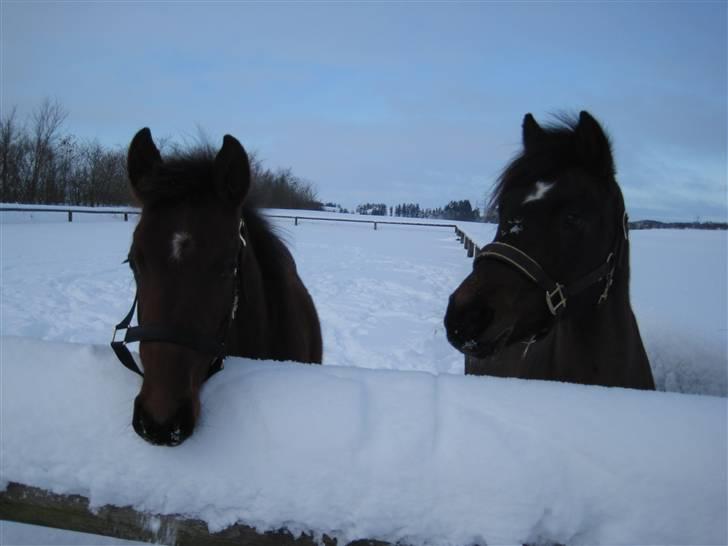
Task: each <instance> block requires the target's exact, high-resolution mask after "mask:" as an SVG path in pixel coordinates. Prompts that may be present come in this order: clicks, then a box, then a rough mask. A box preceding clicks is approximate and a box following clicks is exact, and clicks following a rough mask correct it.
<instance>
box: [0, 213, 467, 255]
mask: <svg viewBox="0 0 728 546" xmlns="http://www.w3.org/2000/svg"><path fill="white" fill-rule="evenodd" d="M0 212H57V213H65V214H67V215H68V221H69V222H73V215H74V214H110V215H120V216H123V217H124V221H125V222H128V221H129V215H130V214H141V211H139V210H128V209H127V210H122V209H120V210H114V209H98V210H96V209H90V208H84V209H81V208H67V207H66V208H64V207H58V208H54V207H48V208H40V207H38V208H34V207H0ZM265 217H266V218H284V219H285V218H287V219H290V220H293V223H294V225H296V226H297V225H298V222H299V221H301V220H306V221H313V222H348V223H354V224H373V227H374V229H375V230H376V229H377V227H378V226H380V225H394V226H420V227H435V228H448V229H452V230H454V231H455V235H456V236H457V238H458V241H460V242H461V243H462V244H463V246H464V247H465V250H466V252H467V253H468V258H472V257H473V256H474V255H476V254H477V253H478V246H477V245H476V244H475V243H474V242H473V241H472V239H470V237H468V235H467V234H466V233H465V232H464V231H462V230H461V229H460V228H459V227H458V226H457V225H456V224H445V223H428V222H395V221H392V220H364V219H358V218H323V217H319V216H301V215H298V214H291V215H289V214H265ZM385 218H386V217H385Z"/></svg>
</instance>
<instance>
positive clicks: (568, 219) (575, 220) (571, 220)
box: [564, 212, 584, 228]
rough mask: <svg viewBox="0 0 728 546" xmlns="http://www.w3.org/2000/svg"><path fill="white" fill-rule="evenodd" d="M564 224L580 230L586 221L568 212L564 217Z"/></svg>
mask: <svg viewBox="0 0 728 546" xmlns="http://www.w3.org/2000/svg"><path fill="white" fill-rule="evenodd" d="M564 223H565V224H566V225H567V226H568V227H571V228H578V227H581V225H582V224H583V223H584V219H583V218H582V217H581V216H580V215H579V214H577V213H575V212H568V213H566V216H565V217H564Z"/></svg>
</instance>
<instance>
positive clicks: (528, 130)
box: [523, 114, 544, 151]
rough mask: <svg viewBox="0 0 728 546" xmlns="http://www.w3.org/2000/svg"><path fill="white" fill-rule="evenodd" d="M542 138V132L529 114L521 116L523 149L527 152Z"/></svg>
mask: <svg viewBox="0 0 728 546" xmlns="http://www.w3.org/2000/svg"><path fill="white" fill-rule="evenodd" d="M543 136H544V130H543V129H541V126H540V125H539V124H538V123H536V120H535V119H533V116H532V115H531V114H526V115H525V116H523V148H524V149H525V150H526V151H528V150H529V149H530V148H533V146H535V145H536V144H537V143H538V142H539V141H540V140H541V139H542V138H543Z"/></svg>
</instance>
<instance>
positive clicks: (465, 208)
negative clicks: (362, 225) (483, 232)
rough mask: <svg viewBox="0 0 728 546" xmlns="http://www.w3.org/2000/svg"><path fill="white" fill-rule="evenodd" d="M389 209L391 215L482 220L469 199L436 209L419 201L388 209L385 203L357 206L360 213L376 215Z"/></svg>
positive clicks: (385, 213) (383, 214)
mask: <svg viewBox="0 0 728 546" xmlns="http://www.w3.org/2000/svg"><path fill="white" fill-rule="evenodd" d="M387 210H389V215H390V216H399V217H400V218H435V219H443V220H463V221H478V220H480V212H479V211H478V209H474V208H473V206H472V205H471V204H470V201H469V200H467V199H464V200H462V201H450V202H449V203H448V204H447V205H445V206H444V207H438V208H435V209H423V208H421V207H420V205H419V203H401V204H399V205H396V206H394V207H389V209H387V205H385V204H384V203H364V204H363V205H359V206H358V207H356V212H357V213H358V214H369V215H374V216H386V215H387Z"/></svg>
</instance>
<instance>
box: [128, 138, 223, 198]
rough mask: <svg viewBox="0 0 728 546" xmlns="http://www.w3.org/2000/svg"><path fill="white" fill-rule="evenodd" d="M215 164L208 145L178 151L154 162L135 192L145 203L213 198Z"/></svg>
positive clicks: (212, 151)
mask: <svg viewBox="0 0 728 546" xmlns="http://www.w3.org/2000/svg"><path fill="white" fill-rule="evenodd" d="M214 164H215V151H214V150H213V149H212V147H211V146H210V145H208V144H201V145H198V146H195V147H194V148H189V149H181V148H177V149H175V150H174V151H173V152H172V153H171V154H170V155H166V156H165V158H164V161H163V162H160V163H156V164H155V165H154V167H153V169H152V171H151V172H150V173H149V174H148V175H147V176H144V177H143V178H142V179H141V180H140V181H139V183H138V185H137V186H136V187H135V188H134V190H135V192H136V193H137V194H138V197H139V198H140V199H141V200H142V201H143V202H145V203H147V204H157V203H160V202H163V201H178V200H181V199H186V198H200V197H205V196H213V195H214V194H215V185H214V184H213V180H214Z"/></svg>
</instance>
